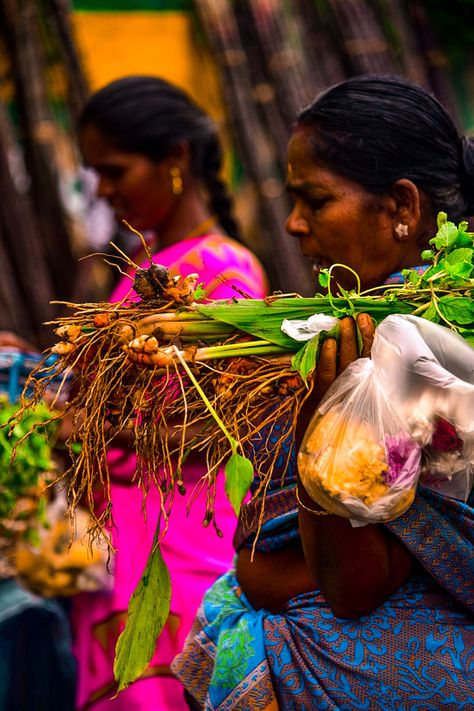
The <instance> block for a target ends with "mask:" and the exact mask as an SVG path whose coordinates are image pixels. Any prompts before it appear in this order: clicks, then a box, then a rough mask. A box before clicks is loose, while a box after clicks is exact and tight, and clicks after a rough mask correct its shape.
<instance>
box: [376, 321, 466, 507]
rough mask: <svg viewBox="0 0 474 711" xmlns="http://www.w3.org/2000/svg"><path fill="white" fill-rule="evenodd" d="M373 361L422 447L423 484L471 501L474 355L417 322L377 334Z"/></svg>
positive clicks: (387, 324) (455, 339)
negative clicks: (469, 498) (469, 497)
mask: <svg viewBox="0 0 474 711" xmlns="http://www.w3.org/2000/svg"><path fill="white" fill-rule="evenodd" d="M372 359H373V361H374V364H376V368H377V371H378V375H377V379H378V381H379V383H380V387H381V388H382V389H383V390H384V392H385V393H386V396H387V398H388V399H389V400H390V402H391V403H392V405H393V406H394V407H395V408H396V410H397V412H398V413H399V414H400V416H401V418H402V420H403V422H405V423H406V426H407V429H408V431H409V432H410V434H411V435H412V436H413V437H414V438H415V439H416V440H417V442H419V444H421V446H422V447H423V456H422V470H421V475H420V483H421V484H423V486H426V487H428V488H430V489H434V490H435V491H438V492H439V493H441V494H444V495H445V496H450V497H453V498H456V499H460V500H462V501H467V498H468V496H469V494H470V492H471V489H472V486H473V483H474V467H473V464H474V349H473V348H472V347H471V346H470V345H469V344H468V343H467V342H466V341H465V340H464V339H463V338H462V337H461V336H459V335H457V334H456V333H454V332H453V331H451V330H449V329H447V328H445V327H443V326H440V325H437V324H435V323H432V322H431V321H427V320H425V319H422V318H418V317H417V316H408V315H404V316H402V315H392V316H389V317H388V318H386V319H385V320H384V321H383V322H382V323H381V324H380V326H379V327H378V328H377V331H376V337H375V340H374V345H373V348H372Z"/></svg>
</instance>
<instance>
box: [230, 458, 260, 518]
mask: <svg viewBox="0 0 474 711" xmlns="http://www.w3.org/2000/svg"><path fill="white" fill-rule="evenodd" d="M252 481H253V464H252V462H251V461H250V460H249V459H247V458H246V457H243V456H242V455H241V454H239V453H238V452H234V453H233V454H232V456H231V457H230V458H229V460H228V462H227V464H226V465H225V485H224V491H225V493H226V496H227V498H228V499H229V501H230V503H231V504H232V508H233V509H234V511H235V513H236V514H237V516H238V515H239V511H240V506H241V504H242V501H243V500H244V496H245V494H246V493H247V492H248V490H249V488H250V484H251V483H252Z"/></svg>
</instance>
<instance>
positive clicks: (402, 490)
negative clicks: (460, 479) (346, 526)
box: [298, 358, 421, 523]
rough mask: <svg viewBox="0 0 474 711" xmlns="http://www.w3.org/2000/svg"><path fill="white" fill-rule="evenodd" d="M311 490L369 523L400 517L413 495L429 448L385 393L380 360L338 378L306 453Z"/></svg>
mask: <svg viewBox="0 0 474 711" xmlns="http://www.w3.org/2000/svg"><path fill="white" fill-rule="evenodd" d="M298 470H299V474H300V478H301V481H302V483H303V486H304V487H305V489H306V491H307V492H308V494H309V495H310V496H311V497H312V498H313V499H314V500H315V501H316V502H317V503H318V504H319V505H320V506H322V507H323V508H324V509H327V510H328V511H330V512H331V513H335V514H338V515H339V516H344V517H345V518H350V519H353V520H354V521H360V522H362V523H376V522H379V521H389V520H391V519H393V518H396V517H397V516H399V515H400V514H402V513H403V512H404V511H406V510H407V508H408V507H409V506H410V504H411V503H412V501H413V498H414V496H415V491H416V485H417V482H418V477H419V475H420V470H421V447H420V445H419V444H418V443H417V442H416V441H415V440H414V439H413V438H412V437H411V436H410V435H409V434H408V432H407V431H406V428H405V427H404V425H403V423H402V420H401V419H400V417H399V416H398V414H397V412H396V411H395V409H394V408H393V407H392V406H391V404H390V402H389V401H387V399H386V398H385V396H384V393H383V391H382V390H381V389H380V387H379V384H378V381H377V373H376V369H375V368H374V364H373V361H371V360H370V359H369V358H361V359H360V360H358V361H356V362H355V363H352V364H351V365H350V366H349V367H348V368H347V369H346V370H345V371H344V373H343V374H342V375H341V376H340V377H339V378H338V379H337V381H336V382H335V383H334V385H333V387H332V388H331V389H330V392H328V395H327V397H326V398H325V400H324V402H323V403H322V404H321V405H320V407H319V410H318V411H317V413H316V415H315V417H313V419H312V421H311V422H310V424H309V427H308V429H307V431H306V434H305V437H304V439H303V442H302V445H301V448H300V451H299V453H298Z"/></svg>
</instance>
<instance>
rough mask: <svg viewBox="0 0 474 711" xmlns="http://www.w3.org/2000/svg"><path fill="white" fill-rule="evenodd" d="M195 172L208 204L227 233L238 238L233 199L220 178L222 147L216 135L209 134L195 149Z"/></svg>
mask: <svg viewBox="0 0 474 711" xmlns="http://www.w3.org/2000/svg"><path fill="white" fill-rule="evenodd" d="M194 157H195V161H196V162H197V163H199V164H197V165H196V166H195V170H196V174H197V175H198V176H199V177H200V178H201V180H202V181H203V183H204V185H205V187H206V189H207V191H208V195H209V205H210V207H211V209H212V211H213V212H214V213H215V215H216V216H217V218H218V220H219V224H220V225H221V226H222V227H223V228H224V230H225V231H226V232H227V234H228V235H230V236H231V237H234V238H235V239H240V234H239V227H238V225H237V222H236V220H235V218H234V215H233V200H232V198H231V196H230V193H229V191H228V189H227V186H226V184H225V183H224V181H223V180H222V179H221V178H220V176H219V173H220V170H221V167H222V149H221V146H220V143H219V141H218V138H217V136H216V135H210V136H209V137H208V139H207V141H206V143H205V144H204V145H203V146H202V150H201V151H198V150H196V151H195V154H194Z"/></svg>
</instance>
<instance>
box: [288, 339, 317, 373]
mask: <svg viewBox="0 0 474 711" xmlns="http://www.w3.org/2000/svg"><path fill="white" fill-rule="evenodd" d="M319 335H320V334H319V333H317V334H316V335H315V336H313V337H312V338H311V339H310V340H309V341H307V342H306V343H305V344H304V346H303V347H302V348H300V350H299V351H298V352H297V353H295V355H294V356H293V359H292V361H291V365H292V367H293V369H294V370H297V371H298V372H299V374H300V375H301V377H302V378H303V380H304V382H305V383H306V382H307V378H308V375H311V373H312V372H313V370H314V369H315V368H316V359H317V355H318V350H319Z"/></svg>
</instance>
